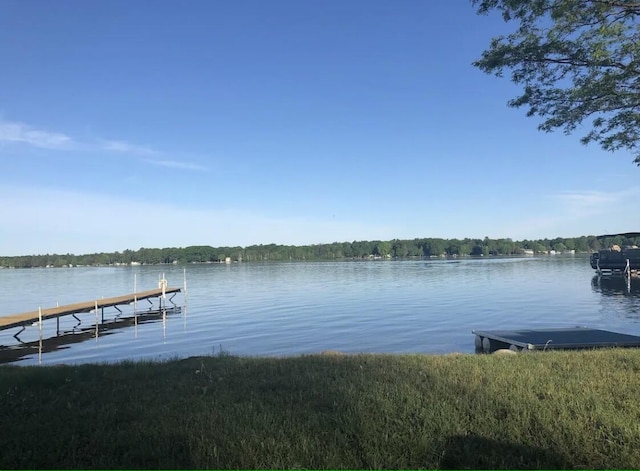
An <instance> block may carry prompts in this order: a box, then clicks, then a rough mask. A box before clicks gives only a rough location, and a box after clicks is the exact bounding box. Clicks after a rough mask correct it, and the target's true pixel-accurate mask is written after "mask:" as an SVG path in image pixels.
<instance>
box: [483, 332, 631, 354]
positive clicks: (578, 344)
mask: <svg viewBox="0 0 640 471" xmlns="http://www.w3.org/2000/svg"><path fill="white" fill-rule="evenodd" d="M472 333H473V334H475V336H476V338H475V345H476V350H477V351H482V352H486V353H491V352H495V351H496V350H500V349H503V348H504V349H507V348H508V349H509V350H514V351H523V352H526V351H532V350H533V351H545V350H579V349H593V348H613V347H640V337H638V336H635V335H628V334H619V333H617V332H609V331H607V330H599V329H590V328H588V327H571V328H558V329H535V330H473V331H472Z"/></svg>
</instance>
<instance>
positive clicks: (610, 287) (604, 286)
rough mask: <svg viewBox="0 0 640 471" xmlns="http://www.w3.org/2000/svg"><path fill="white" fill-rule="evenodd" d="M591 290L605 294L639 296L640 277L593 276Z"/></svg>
mask: <svg viewBox="0 0 640 471" xmlns="http://www.w3.org/2000/svg"><path fill="white" fill-rule="evenodd" d="M591 287H592V288H593V291H595V292H597V293H602V294H603V295H605V296H630V297H635V298H640V278H638V277H625V276H597V275H596V276H594V277H593V278H592V279H591Z"/></svg>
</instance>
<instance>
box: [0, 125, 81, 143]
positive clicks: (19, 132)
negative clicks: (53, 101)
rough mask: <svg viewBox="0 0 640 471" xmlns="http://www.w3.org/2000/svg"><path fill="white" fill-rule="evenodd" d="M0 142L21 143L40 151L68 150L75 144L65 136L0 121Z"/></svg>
mask: <svg viewBox="0 0 640 471" xmlns="http://www.w3.org/2000/svg"><path fill="white" fill-rule="evenodd" d="M0 142H12V143H22V144H28V145H31V146H35V147H39V148H42V149H60V150H64V149H70V148H73V147H74V146H75V145H76V142H75V141H74V140H73V139H72V138H71V137H69V136H67V135H66V134H62V133H59V132H50V131H43V130H41V129H37V128H34V127H32V126H28V125H26V124H24V123H17V122H9V121H0Z"/></svg>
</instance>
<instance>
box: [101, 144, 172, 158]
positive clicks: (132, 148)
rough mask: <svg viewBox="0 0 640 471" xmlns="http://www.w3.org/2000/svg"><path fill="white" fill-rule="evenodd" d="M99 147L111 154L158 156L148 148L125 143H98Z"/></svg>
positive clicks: (156, 152) (157, 153)
mask: <svg viewBox="0 0 640 471" xmlns="http://www.w3.org/2000/svg"><path fill="white" fill-rule="evenodd" d="M99 145H100V147H101V149H102V150H107V151H111V152H122V153H123V154H134V155H141V156H155V155H160V152H158V151H157V150H154V149H151V148H150V147H145V146H138V145H135V144H130V143H128V142H125V141H100V143H99Z"/></svg>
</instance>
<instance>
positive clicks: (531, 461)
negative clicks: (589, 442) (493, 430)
mask: <svg viewBox="0 0 640 471" xmlns="http://www.w3.org/2000/svg"><path fill="white" fill-rule="evenodd" d="M566 467H567V459H566V457H565V456H563V455H562V454H560V453H557V452H554V451H550V450H546V449H543V448H537V447H532V446H527V445H522V444H518V443H508V442H504V441H499V440H494V439H490V438H484V437H480V436H477V435H456V436H452V437H449V438H448V439H447V440H446V442H445V449H444V453H443V456H442V460H441V461H440V465H439V466H438V468H440V469H470V468H475V469H523V468H527V469H531V468H537V469H561V468H566Z"/></svg>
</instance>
